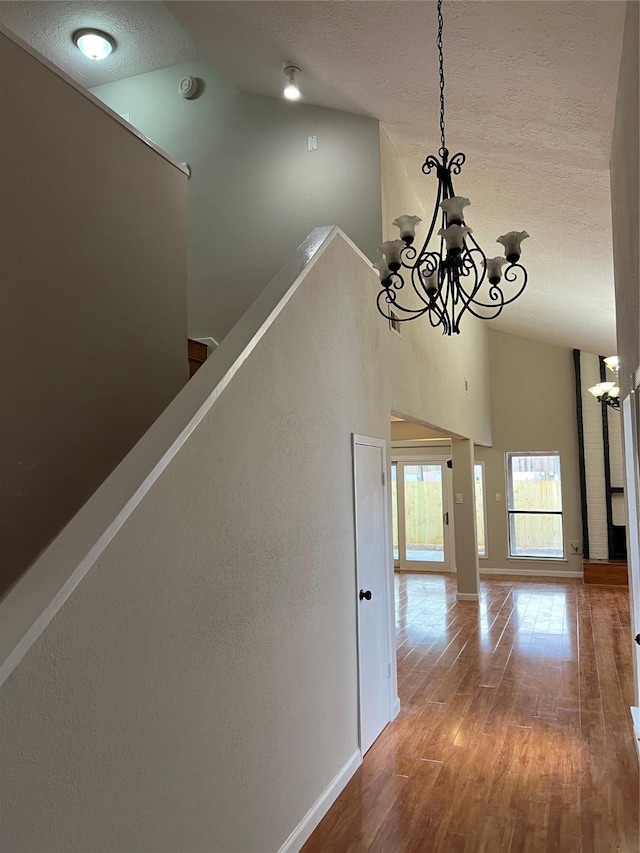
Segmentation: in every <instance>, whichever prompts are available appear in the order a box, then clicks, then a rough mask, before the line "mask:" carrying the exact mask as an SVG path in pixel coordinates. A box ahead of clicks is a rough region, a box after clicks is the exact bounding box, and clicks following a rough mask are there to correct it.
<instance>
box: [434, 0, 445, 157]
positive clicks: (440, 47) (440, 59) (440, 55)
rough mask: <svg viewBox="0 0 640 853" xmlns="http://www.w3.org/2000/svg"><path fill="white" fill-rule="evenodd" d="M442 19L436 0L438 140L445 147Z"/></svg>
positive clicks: (439, 5) (439, 0)
mask: <svg viewBox="0 0 640 853" xmlns="http://www.w3.org/2000/svg"><path fill="white" fill-rule="evenodd" d="M443 25H444V19H443V17H442V0H438V38H437V41H436V44H437V45H438V61H439V65H440V141H441V143H442V148H446V144H445V138H444V58H443V55H442V27H443Z"/></svg>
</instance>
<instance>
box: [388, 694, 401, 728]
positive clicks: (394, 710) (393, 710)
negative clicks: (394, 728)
mask: <svg viewBox="0 0 640 853" xmlns="http://www.w3.org/2000/svg"><path fill="white" fill-rule="evenodd" d="M399 713H400V697H399V696H396V700H395V702H394V703H393V705H392V707H391V721H390V722H393V721H394V720H395V718H396V717H397V716H398V714H399Z"/></svg>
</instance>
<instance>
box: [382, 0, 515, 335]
mask: <svg viewBox="0 0 640 853" xmlns="http://www.w3.org/2000/svg"><path fill="white" fill-rule="evenodd" d="M442 29H443V18H442V0H438V37H437V42H436V44H437V47H438V57H439V66H440V141H441V148H440V150H439V152H438V156H436V155H435V154H430V155H429V156H428V157H427V159H426V160H425V161H424V164H423V166H422V171H423V173H424V174H425V175H430V174H431V172H432V170H434V169H435V172H436V175H437V178H438V188H437V193H436V199H435V204H434V208H433V215H432V217H431V223H430V225H429V230H428V233H427V237H426V240H425V241H424V244H423V246H422V248H421V249H420V250H418V249H416V247H415V246H414V245H413V242H414V240H415V229H416V225H418V224H419V223H420V222H421V221H422V220H421V219H420V217H418V216H399V217H398V218H397V219H395V220H394V222H393V224H394V225H396V226H397V227H398V228H399V229H400V239H399V240H387V241H386V242H385V243H382V245H381V246H379V247H378V251H379V253H380V254H381V255H382V256H383V257H382V260H380V261H378V262H377V263H376V264H374V266H375V268H376V269H377V270H378V273H379V274H380V284H381V286H382V289H381V290H380V292H379V293H378V297H377V306H378V310H379V311H380V313H381V314H382V316H383V317H386V318H387V319H388V320H390V321H393V322H400V323H405V322H408V321H409V320H416V319H417V318H418V317H422V316H423V315H424V314H426V315H427V316H428V318H429V322H430V323H431V325H432V326H433V327H434V328H436V327H437V326H442V333H443V334H444V335H452V334H456V335H457V334H459V333H460V319H461V317H462V316H463V314H464V313H465V312H466V311H468V312H469V313H470V314H472V315H473V316H474V317H478V318H480V319H482V320H493V319H494V318H495V317H497V316H498V315H499V314H501V313H502V309H503V308H504V306H505V305H509V304H510V303H511V302H514V301H515V300H516V299H517V298H518V297H519V296H520V294H521V293H522V292H523V290H524V289H525V287H526V286H527V271H526V270H525V268H524V267H523V266H522V264H520V263H519V261H520V252H521V243H522V241H523V240H524V239H526V238H527V237H528V236H529V235H528V234H527V232H526V231H510V232H509V233H508V234H503V235H502V237H498V240H497V242H498V243H501V244H502V245H503V246H504V253H505V257H496V258H488V259H487V257H486V255H485V254H484V252H483V251H482V249H481V248H480V246H479V245H478V243H477V242H476V240H475V239H474V237H473V236H472V230H471V228H469V226H468V225H467V224H466V223H465V217H464V208H465V207H468V205H469V204H470V201H469V199H468V198H463V197H461V196H457V195H456V194H455V191H454V188H453V178H452V176H453V175H459V174H460V171H461V169H462V166H463V164H464V162H465V159H466V158H465V155H464V154H463V153H462V152H459V153H458V154H454V155H453V157H450V156H449V150H448V149H447V146H446V140H445V122H444V61H443V55H442ZM439 214H440V217H441V220H440V221H441V227H440V229H439V231H438V232H437V236H438V237H439V238H440V244H439V246H437V243H436V241H434V244H435V248H429V244H430V243H431V238H432V237H433V234H434V231H435V228H436V225H437V222H438V216H439ZM505 264H506V269H504V270H503V267H504V266H505ZM402 270H407V272H406V273H403V272H402ZM405 278H406V279H407V280H406V281H405ZM409 283H410V287H409V286H408V285H409ZM405 288H406V290H405ZM403 291H404V292H403ZM505 291H507V292H506V293H505ZM401 299H403V302H401V301H400V300H401Z"/></svg>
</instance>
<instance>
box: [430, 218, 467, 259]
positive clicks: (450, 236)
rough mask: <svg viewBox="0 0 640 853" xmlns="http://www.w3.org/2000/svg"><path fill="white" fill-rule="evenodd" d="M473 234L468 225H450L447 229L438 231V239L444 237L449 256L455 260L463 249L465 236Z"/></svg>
mask: <svg viewBox="0 0 640 853" xmlns="http://www.w3.org/2000/svg"><path fill="white" fill-rule="evenodd" d="M471 233H472V231H471V228H468V227H467V226H466V225H449V226H448V227H447V228H441V229H440V230H439V231H438V237H444V242H445V243H446V245H447V255H449V257H450V258H455V257H456V256H457V255H459V254H460V252H461V251H462V249H463V246H464V238H465V236H466V235H467V234H471Z"/></svg>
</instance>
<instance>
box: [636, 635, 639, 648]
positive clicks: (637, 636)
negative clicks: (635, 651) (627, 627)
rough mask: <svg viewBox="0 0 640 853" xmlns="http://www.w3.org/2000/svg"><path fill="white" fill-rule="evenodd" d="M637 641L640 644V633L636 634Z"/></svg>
mask: <svg viewBox="0 0 640 853" xmlns="http://www.w3.org/2000/svg"><path fill="white" fill-rule="evenodd" d="M636 643H637V644H638V645H639V646H640V634H636Z"/></svg>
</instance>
